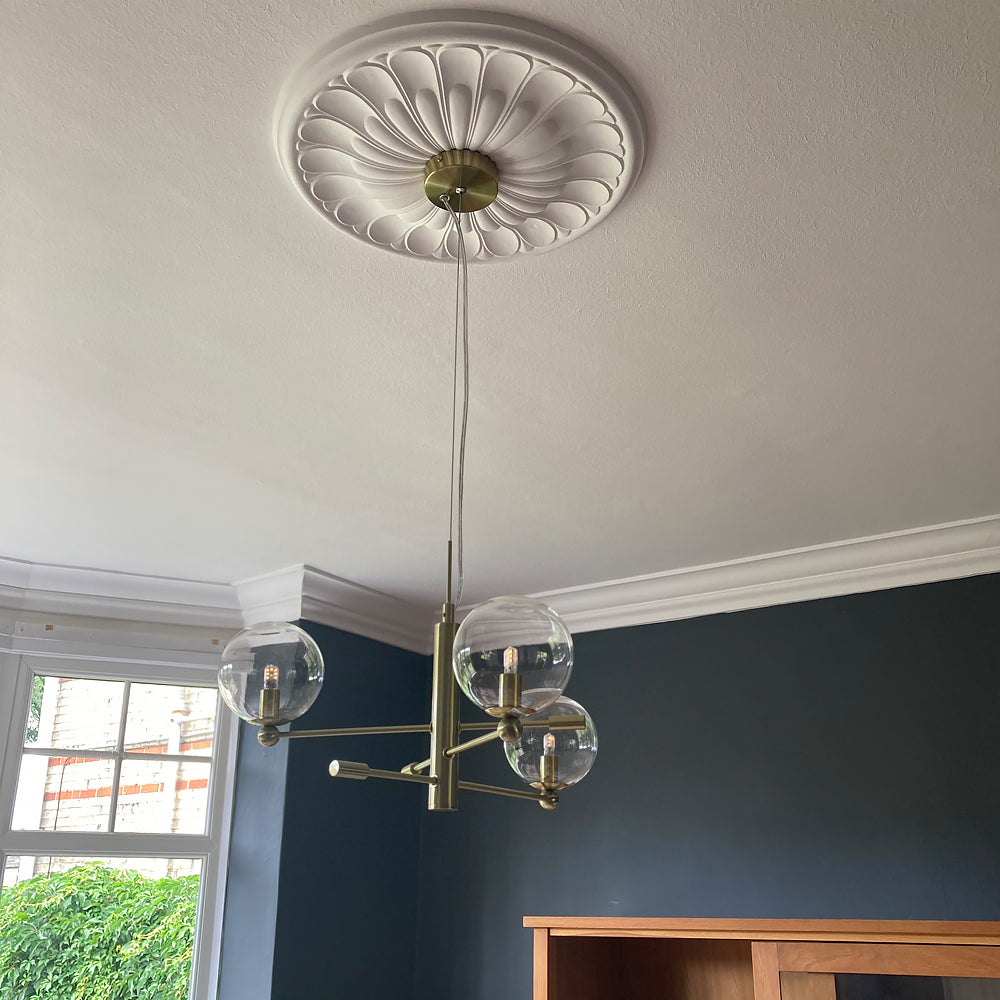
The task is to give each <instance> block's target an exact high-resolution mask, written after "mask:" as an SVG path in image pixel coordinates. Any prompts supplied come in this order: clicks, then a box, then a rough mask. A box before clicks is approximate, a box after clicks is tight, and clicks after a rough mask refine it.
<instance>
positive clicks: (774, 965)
mask: <svg viewBox="0 0 1000 1000" xmlns="http://www.w3.org/2000/svg"><path fill="white" fill-rule="evenodd" d="M751 955H752V958H753V995H754V1000H781V984H780V982H779V980H778V946H777V945H776V944H775V943H774V942H773V941H754V942H753V945H752V946H751Z"/></svg>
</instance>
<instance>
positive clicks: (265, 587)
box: [0, 515, 1000, 654]
mask: <svg viewBox="0 0 1000 1000" xmlns="http://www.w3.org/2000/svg"><path fill="white" fill-rule="evenodd" d="M998 572H1000V515H993V516H990V517H981V518H976V519H973V520H969V521H956V522H952V523H950V524H938V525H932V526H929V527H925V528H915V529H912V530H909V531H897V532H892V533H890V534H885V535H874V536H872V537H869V538H855V539H850V540H847V541H842V542H834V543H831V544H828V545H816V546H811V547H809V548H802V549H791V550H789V551H787V552H775V553H771V554H769V555H762V556H754V557H751V558H747V559H735V560H733V561H732V562H726V563H714V564H712V565H708V566H696V567H691V568H688V569H679V570H671V571H669V572H666V573H654V574H650V575H648V576H641V577H632V578H630V579H626V580H613V581H609V582H604V583H596V584H591V585H588V586H583V587H570V588H567V589H565V590H552V591H547V592H545V593H541V594H534V595H532V596H534V597H538V598H540V599H542V600H544V601H546V602H547V603H548V604H550V605H551V606H552V607H553V608H555V610H556V611H558V612H559V613H560V614H561V615H562V616H563V617H564V618H565V619H566V622H567V624H568V625H569V627H570V629H571V631H573V632H589V631H594V630H596V629H606V628H624V627H627V626H630V625H648V624H652V623H654V622H665V621H674V620H677V619H680V618H696V617H700V616H703V615H713V614H720V613H723V612H729V611H743V610H746V609H748V608H760V607H768V606H771V605H778V604H791V603H794V602H797V601H811V600H816V599H818V598H823V597H838V596H841V595H845V594H858V593H865V592H867V591H873V590H887V589H890V588H893V587H908V586H913V585H914V584H920V583H935V582H938V581H941V580H953V579H960V578H962V577H968V576H979V575H981V574H985V573H998ZM0 608H6V609H8V610H10V611H13V612H15V613H16V612H31V613H36V614H54V615H78V616H83V617H88V618H110V619H117V620H121V621H134V622H143V623H147V624H163V625H188V626H205V627H209V628H224V629H227V630H229V629H232V630H235V629H238V628H240V627H241V626H242V625H251V624H256V623H257V622H261V621H275V620H276V621H295V620H298V619H305V620H307V621H311V622H315V623H317V624H319V625H329V626H331V627H333V628H339V629H343V630H344V631H347V632H353V633H355V634H357V635H363V636H366V637H367V638H370V639H374V640H377V641H379V642H385V643H388V644H390V645H393V646H399V647H401V648H403V649H409V650H412V651H413V652H417V653H424V654H426V653H429V652H430V649H431V627H432V625H433V615H432V614H431V613H429V612H427V611H426V610H424V609H421V608H419V607H415V606H414V605H412V604H408V603H406V602H405V601H401V600H398V599H397V598H395V597H391V596H390V595H388V594H384V593H381V592H380V591H377V590H372V589H370V588H368V587H363V586H361V585H359V584H356V583H352V582H351V581H350V580H344V579H341V578H340V577H336V576H333V575H331V574H330V573H324V572H323V571H322V570H319V569H316V568H314V567H312V566H305V565H298V566H291V567H288V568H286V569H283V570H280V571H278V572H275V573H268V574H264V575H262V576H256V577H252V578H250V579H247V580H242V581H239V582H238V583H236V584H221V583H203V582H198V581H194V580H175V579H170V578H164V577H155V576H141V575H137V574H131V573H116V572H111V571H107V570H95V569H85V568H81V567H74V566H52V565H46V564H41V563H30V562H25V561H23V560H18V559H5V558H2V557H0ZM467 610H469V609H467V608H463V609H462V611H463V612H464V611H467Z"/></svg>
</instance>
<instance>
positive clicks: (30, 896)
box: [0, 855, 201, 998]
mask: <svg viewBox="0 0 1000 1000" xmlns="http://www.w3.org/2000/svg"><path fill="white" fill-rule="evenodd" d="M200 871H201V862H200V861H199V860H194V861H190V860H182V861H177V860H173V859H170V858H143V859H129V858H92V859H91V858H52V857H32V856H25V855H22V856H21V857H9V858H8V859H7V863H6V866H5V869H4V873H3V876H4V882H3V890H2V892H0V995H2V996H35V995H39V996H48V997H53V998H62V997H66V998H68V997H78V996H88V997H97V996H101V997H124V996H136V995H142V996H148V997H162V998H166V997H186V996H187V995H188V989H189V980H190V977H191V954H192V946H193V942H194V928H195V917H196V913H197V907H198V879H199V875H200ZM41 926H44V928H45V932H44V934H40V933H39V927H41ZM137 985H139V986H141V994H138V993H136V988H137Z"/></svg>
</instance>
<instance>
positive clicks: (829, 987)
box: [779, 972, 837, 1000]
mask: <svg viewBox="0 0 1000 1000" xmlns="http://www.w3.org/2000/svg"><path fill="white" fill-rule="evenodd" d="M779 978H780V980H781V1000H837V980H836V977H835V976H834V975H833V973H827V972H782V973H781V974H780V977H779Z"/></svg>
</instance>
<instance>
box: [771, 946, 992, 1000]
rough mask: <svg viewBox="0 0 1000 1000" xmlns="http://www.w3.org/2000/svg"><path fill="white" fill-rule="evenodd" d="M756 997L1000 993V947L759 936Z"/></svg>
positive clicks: (916, 999)
mask: <svg viewBox="0 0 1000 1000" xmlns="http://www.w3.org/2000/svg"><path fill="white" fill-rule="evenodd" d="M753 958H754V985H755V992H754V996H755V1000H1000V947H993V946H984V945H949V944H862V943H852V942H842V943H828V942H811V941H769V942H757V943H755V944H754V949H753Z"/></svg>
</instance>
